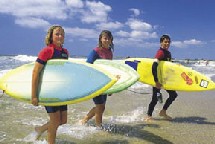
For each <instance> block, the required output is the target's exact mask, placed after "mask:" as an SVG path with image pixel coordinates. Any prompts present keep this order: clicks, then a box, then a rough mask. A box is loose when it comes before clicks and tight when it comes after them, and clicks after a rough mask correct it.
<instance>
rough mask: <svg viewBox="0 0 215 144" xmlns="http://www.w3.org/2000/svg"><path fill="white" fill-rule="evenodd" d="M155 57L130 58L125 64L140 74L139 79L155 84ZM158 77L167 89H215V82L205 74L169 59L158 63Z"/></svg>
mask: <svg viewBox="0 0 215 144" xmlns="http://www.w3.org/2000/svg"><path fill="white" fill-rule="evenodd" d="M154 61H155V59H150V58H129V59H126V60H125V64H128V65H129V66H131V67H133V68H134V69H135V70H136V71H137V72H138V73H139V75H140V79H139V81H140V82H142V83H146V84H149V85H152V86H155V82H154V77H153V75H152V64H153V62H154ZM157 72H158V79H159V82H160V83H161V84H162V86H163V88H164V89H166V90H178V91H204V90H212V89H215V83H214V82H213V81H212V80H211V79H210V78H209V77H207V76H205V75H204V74H202V73H200V72H197V71H195V70H193V69H192V68H189V67H185V66H183V65H181V64H176V63H172V62H168V61H160V62H159V64H158V69H157Z"/></svg>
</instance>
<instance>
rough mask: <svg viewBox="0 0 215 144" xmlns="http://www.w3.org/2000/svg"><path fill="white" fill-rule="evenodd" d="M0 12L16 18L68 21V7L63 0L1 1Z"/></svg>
mask: <svg viewBox="0 0 215 144" xmlns="http://www.w3.org/2000/svg"><path fill="white" fill-rule="evenodd" d="M0 6H1V9H0V12H1V13H6V14H11V15H13V16H15V17H19V18H20V17H40V18H51V19H66V18H67V14H66V13H65V8H66V5H65V4H64V3H63V2H62V1H61V0H17V1H14V0H1V1H0Z"/></svg>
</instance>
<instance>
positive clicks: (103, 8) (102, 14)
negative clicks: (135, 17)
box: [81, 1, 112, 23]
mask: <svg viewBox="0 0 215 144" xmlns="http://www.w3.org/2000/svg"><path fill="white" fill-rule="evenodd" d="M86 8H87V9H86V11H84V13H82V14H83V15H82V19H81V20H82V21H83V22H85V23H95V22H107V20H108V12H110V11H111V10H112V9H111V7H110V6H108V5H105V4H104V3H101V2H95V1H92V2H91V1H86Z"/></svg>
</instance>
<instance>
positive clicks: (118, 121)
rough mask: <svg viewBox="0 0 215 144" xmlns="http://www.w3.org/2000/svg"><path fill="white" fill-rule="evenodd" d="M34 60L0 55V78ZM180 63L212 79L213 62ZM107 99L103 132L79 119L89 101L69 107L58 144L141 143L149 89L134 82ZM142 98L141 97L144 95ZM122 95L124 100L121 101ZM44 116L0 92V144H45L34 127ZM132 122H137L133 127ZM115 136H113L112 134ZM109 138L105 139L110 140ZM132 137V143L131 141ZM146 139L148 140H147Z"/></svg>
mask: <svg viewBox="0 0 215 144" xmlns="http://www.w3.org/2000/svg"><path fill="white" fill-rule="evenodd" d="M35 60H36V57H34V56H27V55H17V56H0V77H1V76H2V75H4V74H5V73H6V72H8V71H9V70H11V69H13V68H16V67H18V66H21V65H23V64H26V63H31V62H33V61H35ZM178 62H180V63H181V64H183V65H185V66H188V67H192V68H193V69H194V70H197V71H199V72H201V73H204V74H205V75H207V76H208V77H211V78H214V76H215V73H214V70H215V62H214V61H210V62H209V63H208V64H206V61H204V60H201V61H197V60H196V61H189V63H187V62H186V61H185V60H180V61H178ZM134 94H135V97H132V95H134ZM115 95H117V96H111V97H108V101H107V104H106V111H105V113H104V117H103V123H104V125H103V127H104V130H103V131H102V132H101V130H98V129H97V128H96V127H95V125H94V121H93V120H90V121H89V123H88V125H85V126H82V125H80V124H79V120H80V119H82V118H83V117H84V116H85V115H86V114H87V112H88V111H89V110H90V108H92V107H93V106H94V104H93V102H92V101H91V100H89V101H85V102H82V103H78V104H73V105H69V107H68V108H69V109H68V123H67V124H65V125H62V126H60V127H59V129H58V131H57V143H59V144H64V143H68V144H74V143H114V144H115V143H119V144H120V143H125V144H126V143H129V141H132V142H136V143H141V141H140V140H137V139H134V138H139V137H140V136H141V133H137V132H138V129H140V128H142V127H143V126H142V125H141V124H142V123H144V120H143V114H145V113H146V110H147V104H144V103H143V104H140V101H144V99H145V98H146V96H147V95H151V87H150V86H148V85H144V84H142V83H139V82H137V83H136V84H134V85H133V86H131V87H130V88H129V89H128V90H125V91H123V92H121V93H120V94H115ZM143 95H144V96H143ZM123 96H125V97H126V98H122V97H123ZM47 120H48V116H47V113H46V111H45V109H44V107H42V106H38V107H35V106H32V105H31V104H27V103H24V102H22V101H18V100H16V99H13V98H11V97H9V96H7V95H3V94H2V92H0V143H1V144H25V143H34V144H46V143H47V141H46V139H45V138H46V133H45V134H44V135H43V136H42V138H41V139H40V140H37V141H35V139H34V138H35V133H34V127H35V126H39V125H42V124H44V123H46V122H47ZM134 123H136V124H137V123H140V124H139V125H135V126H133V124H134ZM113 134H116V135H113ZM110 135H111V139H108V140H107V139H105V138H108V137H110ZM129 138H131V139H132V140H130V139H129ZM146 139H147V138H146Z"/></svg>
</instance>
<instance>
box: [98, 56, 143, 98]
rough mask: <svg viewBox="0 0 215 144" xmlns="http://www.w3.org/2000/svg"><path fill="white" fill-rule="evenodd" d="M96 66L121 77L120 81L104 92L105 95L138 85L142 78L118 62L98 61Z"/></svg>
mask: <svg viewBox="0 0 215 144" xmlns="http://www.w3.org/2000/svg"><path fill="white" fill-rule="evenodd" d="M94 64H95V65H97V66H99V67H101V68H102V69H104V70H105V71H108V72H109V73H111V74H113V75H119V76H120V78H119V80H118V81H117V82H116V83H115V84H114V85H113V86H111V87H110V88H109V89H108V90H107V91H105V92H104V93H105V94H113V93H118V92H120V91H123V90H125V89H127V88H128V87H130V86H131V85H133V84H134V83H136V82H137V81H138V79H139V77H140V76H139V74H138V73H137V71H135V70H134V69H132V68H131V67H129V66H128V65H125V64H122V63H120V61H117V60H96V61H95V63H94Z"/></svg>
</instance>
